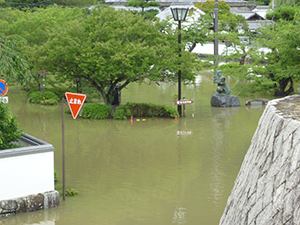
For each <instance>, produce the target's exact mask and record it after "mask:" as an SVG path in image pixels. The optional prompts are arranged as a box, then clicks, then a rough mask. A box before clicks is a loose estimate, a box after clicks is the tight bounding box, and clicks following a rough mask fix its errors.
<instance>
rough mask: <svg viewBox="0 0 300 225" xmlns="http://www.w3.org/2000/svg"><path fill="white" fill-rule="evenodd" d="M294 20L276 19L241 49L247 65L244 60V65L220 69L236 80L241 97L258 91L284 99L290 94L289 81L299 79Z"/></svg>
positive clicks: (298, 40)
mask: <svg viewBox="0 0 300 225" xmlns="http://www.w3.org/2000/svg"><path fill="white" fill-rule="evenodd" d="M298 21H299V19H298V17H297V16H296V17H295V19H294V20H293V21H284V20H280V21H278V22H277V23H276V24H275V23H274V24H272V25H270V26H268V27H265V28H264V29H261V30H260V31H261V33H262V34H260V35H258V37H257V39H256V41H255V42H253V43H252V45H248V46H244V47H246V48H245V50H246V51H247V59H248V60H247V63H246V60H245V63H244V64H241V63H239V64H238V63H235V64H234V63H233V64H232V63H231V64H228V65H225V66H222V67H221V69H223V70H224V71H225V70H226V72H225V73H228V74H230V75H231V77H232V78H233V79H235V80H236V82H237V86H236V88H235V90H237V91H238V92H239V93H240V94H245V95H248V94H251V93H254V92H260V93H266V94H268V93H273V95H275V96H286V95H289V94H290V93H292V92H293V91H294V87H293V82H294V81H299V77H300V72H299V71H300V37H299V35H298V33H297V32H295V31H297V30H299V29H300V23H299V22H298ZM240 49H241V48H240ZM239 51H240V50H239ZM234 54H237V51H235V53H234ZM234 54H233V55H232V54H231V55H229V57H232V56H234Z"/></svg>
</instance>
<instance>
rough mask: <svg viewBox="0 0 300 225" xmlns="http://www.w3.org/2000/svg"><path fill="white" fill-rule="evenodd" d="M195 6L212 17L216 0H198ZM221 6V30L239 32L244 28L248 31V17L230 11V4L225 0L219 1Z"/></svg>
mask: <svg viewBox="0 0 300 225" xmlns="http://www.w3.org/2000/svg"><path fill="white" fill-rule="evenodd" d="M195 6H196V7H198V8H199V9H201V10H203V11H204V12H205V13H206V15H207V17H208V18H209V17H210V13H212V12H214V9H215V1H212V0H209V1H206V2H197V3H195ZM218 7H219V14H218V15H219V31H227V32H236V33H237V32H238V30H240V29H243V30H244V31H248V26H249V25H248V23H247V21H246V19H245V18H244V17H243V16H241V15H235V14H233V13H231V12H230V6H229V5H228V4H227V3H226V2H225V1H219V2H218Z"/></svg>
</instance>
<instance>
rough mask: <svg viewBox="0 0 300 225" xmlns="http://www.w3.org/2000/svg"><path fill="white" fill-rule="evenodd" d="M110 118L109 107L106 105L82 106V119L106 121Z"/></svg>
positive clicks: (92, 104)
mask: <svg viewBox="0 0 300 225" xmlns="http://www.w3.org/2000/svg"><path fill="white" fill-rule="evenodd" d="M109 117H110V107H109V106H108V105H103V104H98V103H91V104H84V105H83V106H82V116H79V118H84V119H108V118H109Z"/></svg>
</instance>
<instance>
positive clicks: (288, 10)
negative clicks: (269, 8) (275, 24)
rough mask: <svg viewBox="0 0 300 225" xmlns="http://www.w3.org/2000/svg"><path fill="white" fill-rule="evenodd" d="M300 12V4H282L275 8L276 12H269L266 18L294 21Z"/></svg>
mask: <svg viewBox="0 0 300 225" xmlns="http://www.w3.org/2000/svg"><path fill="white" fill-rule="evenodd" d="M299 13H300V6H297V7H296V6H285V5H283V6H280V7H278V8H275V10H274V12H269V13H267V15H266V19H268V20H274V21H278V20H281V19H282V20H286V21H293V20H294V18H295V15H296V14H299Z"/></svg>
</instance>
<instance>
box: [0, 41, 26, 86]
mask: <svg viewBox="0 0 300 225" xmlns="http://www.w3.org/2000/svg"><path fill="white" fill-rule="evenodd" d="M25 43H26V40H25V39H23V38H20V37H18V36H8V37H6V36H0V74H1V76H3V77H4V78H5V80H6V81H7V82H10V80H12V79H13V80H15V81H17V82H18V83H19V84H21V85H25V84H28V82H29V79H30V77H31V73H30V70H29V64H28V62H27V60H26V58H25V57H24V56H23V55H22V54H21V53H20V52H19V51H17V50H16V49H17V46H18V45H20V44H25Z"/></svg>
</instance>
